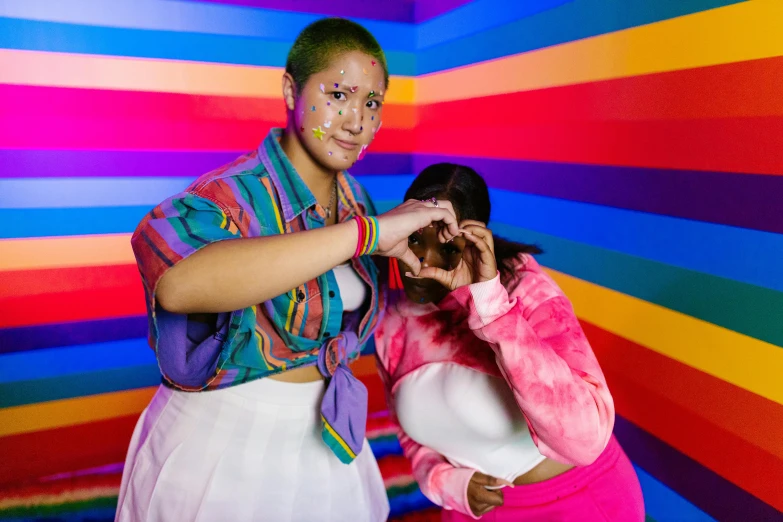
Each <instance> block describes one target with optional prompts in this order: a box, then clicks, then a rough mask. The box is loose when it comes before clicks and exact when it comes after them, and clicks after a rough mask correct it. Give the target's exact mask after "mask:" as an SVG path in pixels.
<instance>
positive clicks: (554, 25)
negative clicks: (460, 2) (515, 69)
mask: <svg viewBox="0 0 783 522" xmlns="http://www.w3.org/2000/svg"><path fill="white" fill-rule="evenodd" d="M740 1H743V0H690V1H687V2H650V1H649V0H574V1H571V2H568V3H566V4H564V5H561V6H559V7H554V8H552V9H549V10H547V11H544V12H541V13H538V14H535V15H533V16H528V17H527V18H523V19H522V20H518V21H515V22H512V23H509V24H506V25H502V26H499V27H496V28H494V29H489V30H486V31H483V32H481V33H478V34H472V35H470V36H466V37H464V38H460V39H458V40H452V41H449V42H446V43H442V44H439V45H436V46H433V47H430V48H428V49H424V50H421V51H419V52H418V53H417V55H416V73H417V74H428V73H433V72H437V71H443V70H446V69H452V68H454V67H460V66H463V65H470V64H473V63H478V62H483V61H487V60H492V59H495V58H501V57H503V56H510V55H513V54H519V53H523V52H527V51H532V50H535V49H541V48H544V47H549V46H552V45H557V44H562V43H566V42H572V41H575V40H579V39H582V38H588V37H591V36H597V35H600V34H605V33H610V32H613V31H620V30H622V29H628V28H631V27H636V26H639V25H644V24H650V23H653V22H658V21H660V20H666V19H669V18H674V17H677V16H683V15H687V14H691V13H697V12H699V11H703V10H706V9H713V8H716V7H721V6H725V5H730V4H736V3H739V2H740ZM519 3H524V2H519ZM465 12H466V13H467V14H468V15H474V16H476V15H475V13H472V12H471V11H469V10H466V11H465ZM486 16H488V15H486ZM470 23H471V22H470V19H469V18H468V17H466V15H464V14H463V12H462V11H460V10H457V11H455V19H454V20H452V25H454V26H455V27H456V28H458V29H457V30H455V32H459V30H462V31H463V32H467V31H468V30H469V28H470V27H471V26H470ZM455 32H452V33H449V34H455Z"/></svg>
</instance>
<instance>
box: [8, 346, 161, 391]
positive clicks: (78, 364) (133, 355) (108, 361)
mask: <svg viewBox="0 0 783 522" xmlns="http://www.w3.org/2000/svg"><path fill="white" fill-rule="evenodd" d="M149 364H153V365H154V364H155V354H154V352H153V350H152V348H150V346H149V344H147V340H146V339H127V340H123V341H112V342H107V343H96V344H84V345H77V346H66V347H58V348H45V349H42V350H33V351H29V352H17V353H10V354H5V355H0V383H6V384H7V383H13V382H16V381H28V380H33V379H46V378H51V377H62V376H64V375H72V374H80V373H87V372H94V371H102V370H107V369H116V368H126V367H131V366H145V365H149Z"/></svg>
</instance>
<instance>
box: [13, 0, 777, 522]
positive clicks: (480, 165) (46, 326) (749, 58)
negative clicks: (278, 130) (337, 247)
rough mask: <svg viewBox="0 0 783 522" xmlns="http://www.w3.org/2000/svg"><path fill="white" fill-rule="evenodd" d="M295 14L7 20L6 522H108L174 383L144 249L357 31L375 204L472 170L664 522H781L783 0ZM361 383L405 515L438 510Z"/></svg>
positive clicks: (59, 9)
mask: <svg viewBox="0 0 783 522" xmlns="http://www.w3.org/2000/svg"><path fill="white" fill-rule="evenodd" d="M289 4H290V3H289V2H283V1H282V0H211V1H206V0H205V1H180V0H114V1H113V2H112V5H111V9H109V8H107V7H106V4H105V3H104V2H101V1H100V0H62V1H60V2H52V1H47V0H17V1H14V0H5V1H2V0H0V91H1V92H0V123H1V124H0V222H1V223H3V226H2V227H0V456H2V459H3V465H2V466H0V519H6V520H8V519H23V518H26V517H28V518H29V517H31V516H39V517H46V516H49V517H58V519H61V520H83V519H86V518H92V519H111V517H112V513H113V503H114V502H115V501H116V491H117V487H118V477H119V473H120V472H121V466H122V464H121V462H122V460H123V457H124V452H125V448H126V445H127V441H128V439H129V437H130V432H131V430H132V428H133V425H134V422H135V419H136V417H137V416H138V414H139V412H140V411H141V409H142V408H143V407H144V405H145V404H146V402H147V401H148V400H149V397H150V395H151V393H152V392H151V390H152V389H153V388H152V387H153V386H154V385H155V383H156V382H157V381H158V379H159V377H158V373H157V369H156V366H155V362H154V359H153V357H152V354H151V351H150V350H149V348H147V347H146V344H145V341H144V336H145V321H144V319H143V316H142V315H143V312H144V310H143V300H142V292H141V286H140V284H139V281H138V276H137V272H136V269H135V267H134V265H133V259H132V255H131V252H130V248H129V244H128V238H129V233H130V232H131V231H132V229H133V228H134V227H135V225H136V223H137V222H138V220H139V219H140V216H141V215H142V214H143V213H144V212H145V211H146V210H148V209H149V208H150V207H151V206H152V205H154V204H155V203H157V202H158V201H160V200H161V199H163V198H164V197H166V196H168V195H170V194H171V193H173V192H175V191H177V190H179V189H180V188H181V187H184V186H185V185H186V184H187V183H188V182H189V181H190V180H192V179H193V178H194V177H195V176H197V175H199V174H200V173H203V172H205V171H207V170H209V169H211V168H213V167H216V166H218V165H220V164H222V163H224V162H225V161H227V160H229V159H232V158H233V157H235V156H236V155H238V154H239V153H240V152H243V151H245V150H246V149H248V148H251V147H255V146H256V145H257V142H259V141H260V139H261V138H262V137H263V136H264V135H265V133H266V131H267V129H268V128H269V127H270V126H273V125H279V124H282V122H283V119H284V116H285V115H284V112H283V108H282V104H281V103H280V101H279V77H280V71H281V67H282V65H283V63H284V60H285V55H286V52H287V49H288V47H289V46H290V44H291V41H292V39H293V37H294V36H295V35H296V33H297V32H298V31H299V30H300V29H301V28H302V27H304V26H305V25H306V24H307V23H309V22H310V21H312V20H314V19H316V18H318V17H319V15H323V14H329V15H347V14H349V13H351V14H353V15H354V16H358V17H360V18H361V20H360V21H361V22H362V23H364V24H365V25H366V26H367V27H368V28H369V29H370V30H371V31H373V32H374V33H375V34H376V36H377V37H378V38H379V40H380V41H381V43H382V45H384V47H385V49H386V50H387V53H388V57H389V63H390V68H391V72H392V75H393V78H392V86H391V88H390V90H389V95H390V96H391V99H390V100H389V106H388V107H387V109H386V111H385V117H386V120H387V121H386V122H385V125H384V129H383V131H382V132H381V133H380V134H379V138H378V140H377V142H376V143H375V144H374V145H373V153H371V154H369V155H368V157H367V158H366V159H365V160H363V161H362V162H361V163H360V164H359V165H357V167H356V168H355V169H354V170H353V172H354V173H356V174H358V175H360V176H361V179H362V181H363V182H364V183H365V184H366V186H367V187H368V189H369V190H370V192H371V193H372V194H373V195H374V197H375V198H376V199H377V200H379V201H380V203H381V206H382V207H388V206H390V205H393V204H394V202H396V201H398V200H399V199H400V198H401V195H402V193H403V191H404V189H405V187H406V184H407V183H408V182H409V180H410V179H411V175H412V174H414V173H415V172H418V171H419V170H421V168H423V167H424V166H426V165H428V164H431V163H433V162H436V161H441V160H444V159H450V160H454V158H455V157H459V160H460V161H462V162H464V163H467V164H469V165H472V166H474V167H476V168H477V169H478V170H479V171H480V172H481V173H483V174H484V175H485V176H486V177H487V179H488V181H489V183H490V185H491V187H492V196H493V203H494V223H493V228H494V229H495V231H496V232H497V233H499V234H503V235H506V236H508V237H511V238H515V239H519V240H524V241H528V242H536V243H538V244H540V245H541V246H542V247H543V248H544V249H545V250H546V254H544V255H543V256H542V257H541V261H542V262H543V263H544V264H545V265H546V266H547V267H548V268H549V269H550V270H551V273H552V275H553V276H554V277H555V279H556V280H557V281H558V282H559V283H560V284H561V285H562V287H563V288H564V289H565V290H566V292H567V293H568V295H569V296H570V297H571V299H572V300H573V302H574V304H575V306H576V309H577V313H578V314H579V316H580V318H581V319H582V321H583V323H584V327H585V329H586V331H587V333H588V335H589V336H590V338H591V340H592V343H593V345H594V348H595V350H596V353H597V354H598V356H599V358H600V360H601V363H602V365H603V368H604V370H605V372H606V374H607V378H608V380H609V384H610V386H611V389H612V391H613V393H614V396H615V401H616V403H617V410H618V414H619V416H620V417H619V418H618V421H617V428H616V434H617V436H618V438H619V439H620V441H621V443H622V444H623V446H624V447H625V449H626V451H627V452H628V453H629V455H630V457H631V459H632V460H633V461H634V464H635V465H636V467H637V472H638V474H639V477H640V480H641V482H642V485H643V489H644V493H645V500H646V503H647V512H648V518H649V519H651V520H655V521H658V522H663V521H669V520H671V521H680V520H689V521H690V520H696V521H701V520H727V521H734V520H736V521H743V522H745V521H764V520H783V515H782V514H781V510H783V488H781V486H780V484H783V380H781V375H783V351H781V349H783V326H782V325H783V322H781V318H782V317H783V272H781V270H780V260H781V259H783V204H782V203H781V201H783V154H781V151H782V150H783V96H781V93H783V31H781V30H780V27H781V20H783V2H780V1H779V0H751V1H744V2H741V1H736V0H681V1H677V2H670V1H658V2H652V1H649V0H529V1H526V2H512V1H510V0H509V1H502V0H473V1H465V0H437V1H421V2H419V3H414V2H413V1H412V0H403V1H398V2H392V1H388V2H375V3H372V4H365V3H362V2H355V1H349V0H335V1H333V2H320V1H319V2H316V1H309V0H302V1H301V2H297V5H298V6H300V9H301V11H296V12H295V11H291V10H290V8H288V7H286V6H288V5H289ZM367 6H370V7H367ZM285 9H288V10H285ZM313 13H318V14H313ZM369 363H370V361H369V358H365V359H362V360H360V363H359V368H358V369H357V372H358V373H359V374H360V375H362V379H363V380H364V381H365V382H366V383H367V384H368V386H369V387H370V390H371V399H372V400H371V402H372V404H371V410H372V412H373V414H372V415H371V421H370V423H371V426H370V434H371V438H372V444H373V449H374V451H375V452H376V454H377V455H378V456H379V459H380V462H381V467H382V471H383V474H384V477H385V479H386V481H387V487H388V490H389V494H390V498H391V500H392V507H393V510H394V514H395V515H401V514H404V513H406V512H410V511H417V510H420V509H424V508H427V507H428V504H427V503H426V501H425V499H423V497H422V496H421V494H420V492H418V490H417V488H416V487H415V484H414V483H412V480H411V477H410V469H409V467H406V466H407V464H406V462H405V461H404V459H403V458H401V457H400V456H399V447H398V445H397V444H396V443H395V441H394V440H393V439H394V438H393V436H391V435H390V431H389V426H388V419H386V417H385V416H384V412H383V409H384V406H383V399H382V394H381V393H380V390H379V386H380V384H379V383H378V382H377V377H376V376H375V375H374V373H373V370H372V366H371V364H369ZM423 513H428V514H430V515H431V516H432V517H435V518H437V512H436V511H433V510H429V511H425V512H423ZM422 516H424V515H422Z"/></svg>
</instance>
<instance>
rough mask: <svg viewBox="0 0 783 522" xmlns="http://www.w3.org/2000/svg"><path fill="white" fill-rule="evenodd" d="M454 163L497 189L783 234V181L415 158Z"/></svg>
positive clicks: (419, 163)
mask: <svg viewBox="0 0 783 522" xmlns="http://www.w3.org/2000/svg"><path fill="white" fill-rule="evenodd" d="M443 161H451V162H457V163H461V164H464V165H468V166H470V167H472V168H474V169H476V170H477V171H478V172H479V174H481V175H483V176H484V177H485V178H486V180H487V183H488V184H489V185H490V186H491V187H494V188H499V189H506V190H513V191H515V192H524V193H528V194H537V195H541V196H549V197H554V198H560V199H567V200H572V201H582V202H587V203H595V204H597V205H604V206H609V207H617V208H624V209H631V210H639V211H642V212H650V213H653V214H663V215H666V216H675V217H682V218H686V219H694V220H698V221H707V222H710V223H722V224H725V225H733V226H737V227H743V228H752V229H756V230H766V231H769V232H777V233H783V212H781V211H780V208H781V206H780V202H781V201H783V176H772V175H763V174H732V173H727V172H701V171H686V170H666V169H651V168H638V167H610V166H602V165H579V164H568V163H547V162H535V161H515V160H499V159H488V158H470V157H454V156H432V155H416V156H414V159H413V166H414V172H416V173H418V172H420V171H421V170H422V169H423V168H424V167H426V166H427V165H431V164H433V163H438V162H443Z"/></svg>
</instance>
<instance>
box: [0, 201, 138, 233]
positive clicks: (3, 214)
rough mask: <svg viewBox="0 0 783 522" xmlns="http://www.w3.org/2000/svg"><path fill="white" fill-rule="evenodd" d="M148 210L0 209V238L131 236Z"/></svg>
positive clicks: (105, 208) (112, 208) (102, 208)
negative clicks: (129, 234)
mask: <svg viewBox="0 0 783 522" xmlns="http://www.w3.org/2000/svg"><path fill="white" fill-rule="evenodd" d="M150 210H152V206H151V205H149V206H143V207H142V206H139V207H94V208H53V209H49V208H46V209H43V208H34V209H12V210H9V209H0V223H3V227H2V228H0V239H15V238H24V237H46V236H79V235H86V234H123V233H130V232H133V231H134V230H135V229H136V226H137V225H138V224H139V222H141V220H142V218H143V217H144V214H146V213H147V212H149V211H150Z"/></svg>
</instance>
